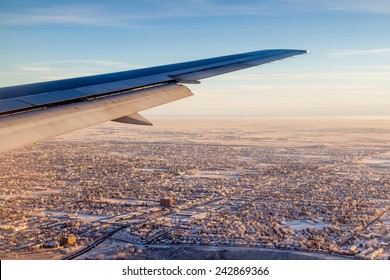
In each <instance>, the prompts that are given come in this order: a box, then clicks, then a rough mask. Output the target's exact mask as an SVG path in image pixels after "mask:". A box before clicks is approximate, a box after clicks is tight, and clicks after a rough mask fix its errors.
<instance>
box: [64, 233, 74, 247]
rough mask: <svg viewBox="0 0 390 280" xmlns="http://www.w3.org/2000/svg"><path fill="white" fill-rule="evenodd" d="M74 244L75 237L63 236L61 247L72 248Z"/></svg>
mask: <svg viewBox="0 0 390 280" xmlns="http://www.w3.org/2000/svg"><path fill="white" fill-rule="evenodd" d="M75 244H76V236H74V235H73V234H71V235H69V236H63V237H62V238H61V245H62V246H67V245H68V246H73V245H75Z"/></svg>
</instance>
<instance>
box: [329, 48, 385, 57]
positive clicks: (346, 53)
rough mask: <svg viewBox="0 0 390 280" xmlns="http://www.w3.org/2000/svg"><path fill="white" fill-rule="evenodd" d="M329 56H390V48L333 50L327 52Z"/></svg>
mask: <svg viewBox="0 0 390 280" xmlns="http://www.w3.org/2000/svg"><path fill="white" fill-rule="evenodd" d="M327 55H328V56H330V57H349V56H384V57H390V48H380V49H364V50H334V51H330V52H328V53H327Z"/></svg>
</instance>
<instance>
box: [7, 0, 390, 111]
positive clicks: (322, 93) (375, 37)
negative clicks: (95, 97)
mask: <svg viewBox="0 0 390 280" xmlns="http://www.w3.org/2000/svg"><path fill="white" fill-rule="evenodd" d="M389 27H390V1H388V0H376V1H372V0H328V1H320V0H272V1H270V0H269V1H261V0H258V1H251V0H243V1H222V0H214V1H207V0H192V1H190V0H182V1H171V0H166V1H157V0H143V1H138V0H133V1H130V0H129V1H96V0H94V1H83V0H77V1H72V0H70V1H48V0H41V1H39V0H38V1H37V0H35V1H22V0H12V1H10V0H0V38H1V44H0V54H1V60H0V86H8V85H15V84H22V83H30V82H40V81H46V80H53V79H62V78H68V77H76V76H85V75H92V74H98V73H108V72H115V71H122V70H127V69H135V68H142V67H148V66H154V65H163V64H169V63H174V62H181V61H188V60H193V59H201V58H207V57H213V56H220V55H227V54H233V53H240V52H246V51H254V50H260V49H270V48H296V49H308V50H310V52H311V53H310V54H309V55H305V56H299V57H296V58H293V59H287V60H284V61H280V62H275V63H272V64H266V65H263V66H261V67H256V68H252V69H248V70H244V71H240V72H235V73H231V74H228V75H224V76H219V77H215V78H210V79H207V80H203V81H202V85H190V86H189V87H190V88H191V90H192V91H193V92H194V93H195V96H193V97H190V98H187V99H185V100H181V101H177V102H175V103H171V104H167V105H164V106H161V107H158V108H155V109H151V110H148V111H147V112H145V115H262V116H335V115H348V116H349V115H351V116H357V115H364V116H367V115H369V116H378V115H390V75H389V74H390V36H388V28H389Z"/></svg>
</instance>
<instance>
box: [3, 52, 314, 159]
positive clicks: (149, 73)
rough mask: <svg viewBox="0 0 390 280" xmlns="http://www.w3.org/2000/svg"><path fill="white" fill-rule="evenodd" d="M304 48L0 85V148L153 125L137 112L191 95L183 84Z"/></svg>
mask: <svg viewBox="0 0 390 280" xmlns="http://www.w3.org/2000/svg"><path fill="white" fill-rule="evenodd" d="M303 53H307V51H305V50H288V49H280V50H279V49H278V50H262V51H255V52H249V53H241V54H235V55H229V56H222V57H215V58H209V59H202V60H196V61H189V62H183V63H176V64H170V65H164V66H157V67H151V68H144V69H138V70H130V71H124V72H117V73H110V74H102V75H94V76H88V77H80V78H72V79H64V80H57V81H49V82H42V83H34V84H26V85H18V86H11V87H3V88H0V152H4V151H8V150H11V149H14V148H17V147H20V146H23V145H27V144H31V143H34V142H38V141H41V140H44V139H47V138H50V137H54V136H57V135H61V134H64V133H68V132H71V131H75V130H78V129H81V128H85V127H88V126H91V125H95V124H98V123H102V122H105V121H111V120H112V121H117V122H122V123H129V124H138V125H152V124H151V123H150V122H149V121H148V120H147V119H145V118H144V117H142V116H141V115H140V114H139V113H138V112H140V111H143V110H146V109H149V108H152V107H155V106H159V105H162V104H165V103H168V102H172V101H175V100H178V99H181V98H184V97H188V96H191V95H193V93H192V92H191V91H190V90H189V89H188V88H187V87H185V86H184V85H182V84H186V83H196V84H198V83H200V82H199V80H201V79H205V78H208V77H213V76H216V75H221V74H224V73H228V72H233V71H237V70H241V69H245V68H249V67H253V66H257V65H260V64H265V63H269V62H272V61H275V60H280V59H284V58H287V57H291V56H295V55H299V54H303Z"/></svg>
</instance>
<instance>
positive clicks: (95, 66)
mask: <svg viewBox="0 0 390 280" xmlns="http://www.w3.org/2000/svg"><path fill="white" fill-rule="evenodd" d="M140 67H141V66H139V65H132V64H126V63H123V62H118V61H110V60H55V61H44V62H35V63H25V64H18V65H14V66H13V67H12V68H13V69H15V70H17V71H18V73H19V74H20V73H23V74H25V75H28V76H29V77H30V80H31V82H35V81H37V82H41V81H43V80H45V81H47V80H58V79H65V78H72V77H80V76H89V75H95V74H101V73H109V72H118V71H125V70H129V69H135V68H140Z"/></svg>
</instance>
